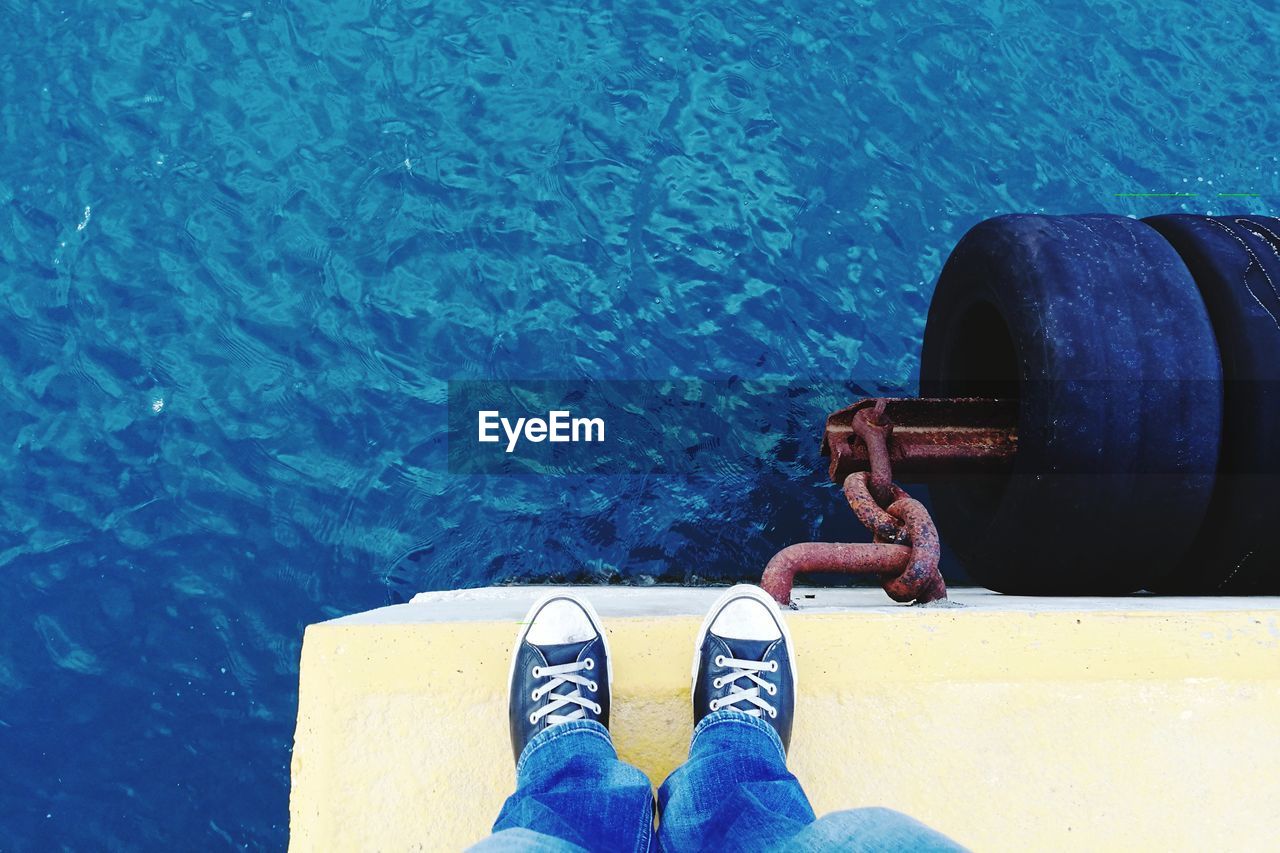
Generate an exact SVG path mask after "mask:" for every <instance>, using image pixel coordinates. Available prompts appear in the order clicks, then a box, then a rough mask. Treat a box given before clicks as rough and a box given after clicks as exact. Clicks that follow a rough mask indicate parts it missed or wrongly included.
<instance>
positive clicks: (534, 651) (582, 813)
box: [473, 593, 653, 853]
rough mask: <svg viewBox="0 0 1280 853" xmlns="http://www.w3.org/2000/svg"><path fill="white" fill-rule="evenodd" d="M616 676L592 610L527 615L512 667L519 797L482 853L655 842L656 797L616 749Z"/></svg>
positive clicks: (565, 600) (554, 602) (557, 598)
mask: <svg viewBox="0 0 1280 853" xmlns="http://www.w3.org/2000/svg"><path fill="white" fill-rule="evenodd" d="M612 674H613V673H612V667H611V666H610V663H609V654H608V648H607V643H606V640H605V635H604V631H603V629H602V628H601V627H600V622H599V619H598V618H597V617H596V614H595V611H594V610H593V609H592V608H591V605H590V604H588V603H587V602H586V601H585V600H582V599H579V598H576V597H574V596H571V595H568V594H564V593H555V594H552V595H550V596H548V597H546V598H544V599H542V600H541V601H539V602H538V603H537V604H535V605H534V607H533V609H532V610H530V612H529V615H528V617H527V618H526V619H525V627H524V629H523V630H522V631H521V633H520V637H519V639H517V641H516V648H515V652H514V654H513V656H512V664H511V695H510V728H511V744H512V749H513V751H514V752H515V754H516V756H517V760H516V790H515V793H513V794H512V795H511V796H510V797H509V798H508V799H507V801H506V803H505V804H504V805H503V807H502V811H501V812H500V813H499V815H498V819H497V822H496V823H494V825H493V831H494V834H493V835H492V836H490V837H489V838H488V839H486V840H485V841H482V842H481V843H480V844H479V845H477V846H476V847H475V848H473V849H475V850H482V851H488V853H492V851H497V850H515V849H520V850H548V851H563V850H609V851H614V850H626V851H630V850H637V851H644V850H648V849H650V847H651V845H652V841H653V789H652V788H650V786H649V780H648V778H647V777H646V776H645V775H644V774H643V773H641V772H640V771H639V770H637V769H636V768H634V767H632V766H631V765H629V764H625V763H623V762H622V761H620V760H618V754H617V753H616V752H615V751H614V749H613V743H612V742H611V741H610V739H609V730H608V728H607V727H608V725H609V704H610V698H611V689H610V687H611V681H612Z"/></svg>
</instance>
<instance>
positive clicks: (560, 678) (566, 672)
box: [529, 658, 604, 726]
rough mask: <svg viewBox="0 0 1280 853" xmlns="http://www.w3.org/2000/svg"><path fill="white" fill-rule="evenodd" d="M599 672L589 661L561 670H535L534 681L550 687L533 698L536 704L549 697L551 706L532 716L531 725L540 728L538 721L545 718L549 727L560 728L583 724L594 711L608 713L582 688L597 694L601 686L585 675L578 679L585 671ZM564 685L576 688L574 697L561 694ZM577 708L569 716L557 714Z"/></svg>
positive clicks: (544, 667) (535, 692)
mask: <svg viewBox="0 0 1280 853" xmlns="http://www.w3.org/2000/svg"><path fill="white" fill-rule="evenodd" d="M592 669H595V661H594V660H593V659H591V658H587V659H586V660H582V661H573V662H572V663H562V664H558V665H557V666H535V667H534V668H533V677H534V678H545V679H547V683H546V684H544V685H542V686H541V687H538V688H535V689H534V691H533V693H532V694H530V696H529V698H530V699H532V700H533V701H535V702H539V701H541V700H542V698H543V697H544V696H545V697H547V700H548V701H547V704H545V705H543V706H542V707H540V708H538V709H536V710H534V711H532V712H530V714H529V722H531V723H533V724H534V725H537V724H538V720H541V719H542V718H543V717H546V718H547V724H548V725H552V726H555V725H559V724H560V723H567V722H569V721H570V720H582V719H585V718H586V716H587V711H588V710H590V711H592V712H594V713H596V714H599V713H600V712H601V711H603V710H604V709H603V708H601V707H600V705H599V704H598V703H596V702H593V701H592V700H590V699H588V698H587V697H586V696H583V695H582V688H584V687H585V688H587V691H588V692H590V693H595V692H596V690H597V689H599V686H598V685H597V684H596V683H595V682H594V681H592V680H591V679H590V678H588V677H587V676H585V675H578V673H580V672H582V671H583V670H592ZM562 685H576V686H575V687H574V688H573V692H572V693H557V692H555V691H556V690H558V689H560V688H561V686H562ZM570 705H576V706H577V707H575V708H573V709H572V710H570V711H568V712H566V713H563V714H561V713H557V712H558V711H559V710H560V709H561V708H564V707H566V706H570Z"/></svg>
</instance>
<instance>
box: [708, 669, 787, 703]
mask: <svg viewBox="0 0 1280 853" xmlns="http://www.w3.org/2000/svg"><path fill="white" fill-rule="evenodd" d="M716 666H717V667H721V668H727V669H729V673H728V675H722V676H719V677H718V678H716V679H714V680H713V681H712V682H711V686H712V687H713V688H715V689H716V690H720V689H721V688H723V687H724V686H725V685H726V684H727V685H729V692H728V693H727V694H725V695H724V696H722V697H720V698H719V699H712V700H711V703H710V705H709V707H710V709H711V710H712V711H718V710H720V709H721V708H733V710H735V711H742V712H743V713H745V714H750V715H751V716H753V717H760V716H763V715H764V714H768V715H769V717H770V718H773V717H776V716H778V709H777V708H775V707H774V706H772V705H770V704H769V703H768V702H766V701H765V699H764V697H763V696H761V695H760V691H761V690H763V691H764V692H765V693H767V694H768V695H770V696H774V695H776V694H777V692H778V688H777V687H776V686H775V685H773V684H771V683H769V682H768V681H765V680H764V679H763V678H761V677H760V676H759V675H757V674H756V673H758V672H777V671H778V662H777V661H770V662H769V663H764V662H762V661H756V660H738V659H737V658H731V657H725V656H724V655H716ZM743 678H745V679H747V680H748V682H749V683H748V684H747V685H745V686H744V685H740V684H738V681H739V679H743ZM744 704H745V705H746V706H748V707H734V706H735V705H744ZM749 706H755V707H749Z"/></svg>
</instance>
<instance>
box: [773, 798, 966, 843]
mask: <svg viewBox="0 0 1280 853" xmlns="http://www.w3.org/2000/svg"><path fill="white" fill-rule="evenodd" d="M781 849H783V850H786V851H788V853H808V851H814V852H815V853H817V851H824V853H825V851H828V850H847V851H852V853H898V852H899V851H917V850H918V851H922V853H955V851H963V850H964V849H965V848H963V847H961V846H960V845H959V844H956V843H955V842H954V841H952V840H951V839H950V838H947V837H946V836H945V835H943V834H941V833H940V832H937V831H935V830H932V829H930V828H929V827H927V826H925V825H924V824H923V823H920V822H919V821H918V820H916V819H915V818H910V817H907V816H906V815H904V814H902V813H901V812H895V811H893V810H892V809H881V808H866V809H849V810H848V811H842V812H832V813H831V814H828V815H823V816H822V817H820V818H818V819H817V820H816V821H814V822H813V823H811V824H809V825H808V826H806V827H805V828H804V829H802V830H801V831H800V832H799V833H797V834H796V835H795V836H793V837H792V838H791V839H790V840H788V841H787V842H786V843H785V844H784V845H782V848H781Z"/></svg>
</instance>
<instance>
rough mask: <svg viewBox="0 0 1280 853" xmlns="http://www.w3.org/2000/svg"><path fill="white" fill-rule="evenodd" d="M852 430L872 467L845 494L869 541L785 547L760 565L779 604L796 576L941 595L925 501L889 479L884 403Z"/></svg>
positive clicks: (906, 594)
mask: <svg viewBox="0 0 1280 853" xmlns="http://www.w3.org/2000/svg"><path fill="white" fill-rule="evenodd" d="M852 430H853V432H854V434H855V435H856V436H857V437H858V439H860V440H861V441H862V442H863V444H864V445H865V446H866V449H867V456H868V459H869V461H870V467H871V470H870V471H857V472H854V473H852V474H850V475H849V476H847V477H846V478H845V480H844V484H843V489H844V495H845V499H846V500H848V502H849V506H850V507H851V508H852V509H853V512H854V515H856V516H857V518H858V520H859V521H860V522H862V524H863V526H865V527H866V528H867V529H868V530H870V531H871V533H872V537H873V541H872V542H871V543H870V544H868V543H842V542H802V543H799V544H797V545H791V546H789V547H787V548H783V549H782V550H781V551H779V552H778V553H777V554H776V555H774V557H773V559H772V560H770V561H769V564H768V565H767V566H766V567H765V570H764V576H763V577H762V578H761V580H760V585H761V586H762V587H763V588H764V589H765V591H767V592H768V593H769V594H770V595H772V596H773V598H774V599H775V600H776V601H777V602H778V603H779V604H791V588H792V585H793V584H794V582H795V576H796V574H797V573H799V572H840V573H844V574H874V575H878V576H880V579H881V584H882V586H883V588H884V591H885V592H886V593H888V595H889V597H890V598H892V599H893V600H894V601H904V602H905V601H914V602H916V603H917V604H924V603H927V602H931V601H938V600H940V599H944V598H946V597H947V586H946V583H945V582H944V581H943V579H942V575H941V573H940V572H939V571H938V560H939V557H940V555H941V548H940V545H939V541H938V530H937V528H936V527H934V524H933V519H931V518H930V517H929V512H928V510H926V509H925V507H924V504H922V503H920V502H919V501H917V500H916V499H915V498H913V497H911V496H910V495H908V494H907V493H906V492H905V491H903V489H902V488H901V487H900V486H898V485H897V484H895V483H894V482H893V471H892V467H891V464H890V457H889V439H890V437H891V436H892V434H893V422H892V421H891V420H890V419H889V418H888V417H887V416H886V414H885V401H884V400H876V401H875V402H874V404H873V405H871V406H868V407H864V408H861V409H859V410H858V412H857V413H856V414H855V415H854V418H853V423H852Z"/></svg>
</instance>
